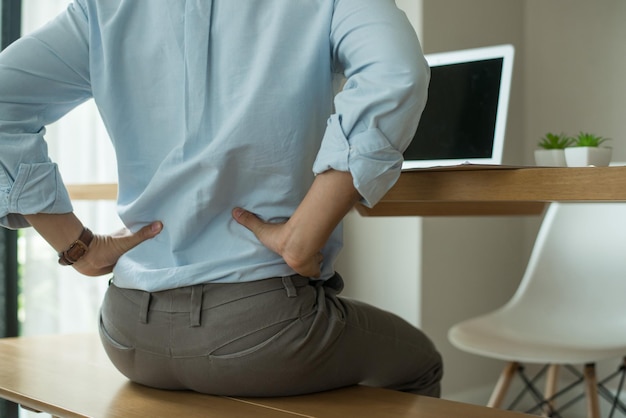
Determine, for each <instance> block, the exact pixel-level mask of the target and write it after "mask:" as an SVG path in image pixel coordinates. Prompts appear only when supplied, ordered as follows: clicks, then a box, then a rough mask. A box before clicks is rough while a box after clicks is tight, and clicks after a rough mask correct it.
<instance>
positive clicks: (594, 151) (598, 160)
mask: <svg viewBox="0 0 626 418" xmlns="http://www.w3.org/2000/svg"><path fill="white" fill-rule="evenodd" d="M612 153H613V149H612V148H605V147H569V148H565V162H566V163H567V166H568V167H588V166H594V167H606V166H608V165H609V164H610V162H611V154H612Z"/></svg>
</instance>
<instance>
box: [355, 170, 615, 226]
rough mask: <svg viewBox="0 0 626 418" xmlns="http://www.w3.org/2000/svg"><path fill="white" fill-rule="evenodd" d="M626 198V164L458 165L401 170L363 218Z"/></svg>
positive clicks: (513, 211) (530, 209) (535, 211)
mask: <svg viewBox="0 0 626 418" xmlns="http://www.w3.org/2000/svg"><path fill="white" fill-rule="evenodd" d="M589 200H593V201H615V200H626V167H582V168H571V167H569V168H556V167H555V168H546V167H518V168H512V167H506V166H505V167H500V168H498V167H495V166H492V167H489V168H480V167H472V166H469V167H465V168H463V167H456V168H448V169H426V170H418V171H407V172H404V173H402V175H401V176H400V179H399V180H398V182H397V183H396V185H395V186H394V187H393V188H392V189H391V190H390V191H389V192H388V193H387V194H386V195H385V196H384V197H383V199H382V200H381V202H379V203H378V205H376V206H375V207H374V208H372V209H369V208H366V207H364V206H362V205H358V206H357V210H358V211H359V213H360V214H361V215H363V216H454V215H463V216H467V215H539V214H542V213H543V211H544V209H545V206H546V204H547V203H549V202H552V201H589Z"/></svg>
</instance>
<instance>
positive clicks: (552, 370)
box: [542, 364, 559, 417]
mask: <svg viewBox="0 0 626 418" xmlns="http://www.w3.org/2000/svg"><path fill="white" fill-rule="evenodd" d="M558 381H559V365H558V364H551V365H550V367H549V368H548V374H547V375H546V388H545V391H544V398H545V399H546V400H547V402H546V406H545V407H544V408H543V414H542V416H544V417H549V416H551V414H552V411H554V410H555V405H556V403H555V401H554V400H553V399H551V398H552V397H553V396H554V395H555V394H556V389H557V385H558Z"/></svg>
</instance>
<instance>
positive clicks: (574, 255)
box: [502, 203, 626, 345]
mask: <svg viewBox="0 0 626 418" xmlns="http://www.w3.org/2000/svg"><path fill="white" fill-rule="evenodd" d="M502 311H504V312H506V311H508V314H510V315H509V316H513V315H515V316H517V317H518V318H520V320H521V319H522V317H521V316H523V321H524V322H525V323H526V324H529V325H528V326H533V324H535V325H534V326H535V327H536V328H545V329H546V332H547V331H548V329H549V328H553V327H551V326H550V324H547V323H546V322H552V323H553V324H554V325H555V326H558V329H560V330H561V331H562V333H558V334H562V336H571V335H579V336H580V337H581V338H582V337H583V336H584V335H587V336H588V337H589V338H599V339H600V340H601V341H598V344H604V345H605V344H607V343H610V341H607V339H608V340H611V338H613V337H614V338H615V343H616V344H618V341H619V343H622V342H624V341H625V340H626V203H553V204H551V205H550V207H549V208H548V211H547V212H546V215H545V217H544V220H543V223H542V224H541V227H540V229H539V233H538V235H537V239H536V241H535V246H534V247H533V250H532V253H531V256H530V260H529V262H528V266H527V268H526V272H525V274H524V276H523V278H522V281H521V283H520V286H519V287H518V289H517V292H516V293H515V295H514V296H513V298H512V299H511V300H510V301H509V302H508V303H507V305H505V306H504V307H503V308H502ZM585 327H586V328H585ZM609 327H612V329H613V332H612V333H611V334H614V335H613V336H611V335H609V334H608V333H607V332H606V329H607V328H609ZM529 331H530V330H529ZM533 332H536V329H535V330H534V331H533ZM531 334H532V332H531ZM558 334H557V335H555V338H559V335H558ZM618 334H619V335H618ZM564 338H569V337H564Z"/></svg>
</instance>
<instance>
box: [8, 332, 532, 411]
mask: <svg viewBox="0 0 626 418" xmlns="http://www.w3.org/2000/svg"><path fill="white" fill-rule="evenodd" d="M0 397H2V398H5V399H8V400H10V401H13V402H16V403H19V404H22V405H24V406H26V407H28V408H31V409H34V410H37V411H42V412H47V413H50V414H52V415H56V416H60V417H96V418H103V417H120V418H134V417H137V418H145V417H150V418H159V417H168V418H170V417H186V418H193V417H203V418H213V417H215V418H218V417H219V418H223V417H259V418H266V417H267V418H269V417H275V418H282V417H285V418H289V417H320V418H345V417H359V418H368V417H376V418H386V417H390V418H391V417H393V418H403V417H407V418H408V417H419V418H450V417H464V418H515V417H523V416H527V415H523V414H519V413H514V412H508V411H502V410H497V409H492V408H486V407H482V406H476V405H468V404H463V403H459V402H452V401H446V400H442V399H433V398H428V397H422V396H416V395H410V394H407V393H401V392H394V391H390V390H385V389H374V388H367V387H364V386H355V387H350V388H346V389H341V390H336V391H330V392H324V393H319V394H314V395H307V396H294V397H289V398H264V399H258V398H254V399H252V398H228V397H219V396H208V395H202V394H198V393H193V392H184V391H164V390H157V389H151V388H147V387H144V386H140V385H137V384H133V383H130V382H129V381H128V380H126V378H125V377H124V376H122V375H121V374H120V373H119V372H118V371H117V370H116V369H115V368H114V367H113V365H112V364H111V363H110V362H109V360H108V358H107V357H106V354H105V353H104V350H103V349H102V348H101V345H100V340H99V338H98V337H97V336H96V335H90V334H86V335H54V336H43V337H20V338H6V339H0Z"/></svg>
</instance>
